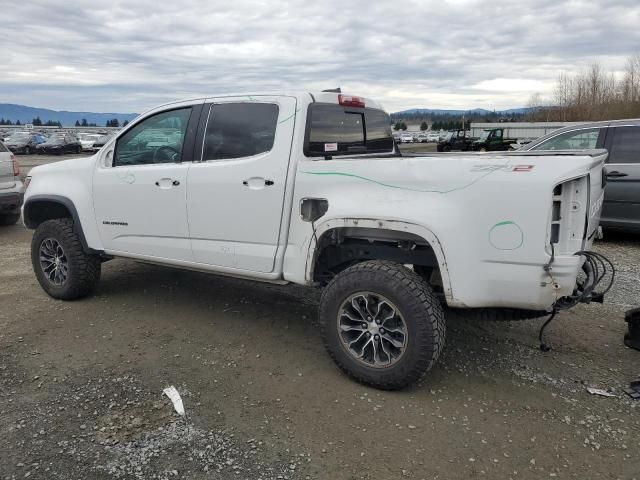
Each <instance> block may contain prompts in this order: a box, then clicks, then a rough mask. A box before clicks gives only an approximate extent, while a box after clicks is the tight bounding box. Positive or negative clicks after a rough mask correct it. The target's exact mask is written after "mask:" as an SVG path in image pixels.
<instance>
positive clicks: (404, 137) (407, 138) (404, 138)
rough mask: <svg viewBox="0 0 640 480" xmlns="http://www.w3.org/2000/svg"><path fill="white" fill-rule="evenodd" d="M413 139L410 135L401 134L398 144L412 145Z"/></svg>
mask: <svg viewBox="0 0 640 480" xmlns="http://www.w3.org/2000/svg"><path fill="white" fill-rule="evenodd" d="M413 142H414V139H413V135H411V134H410V133H403V134H402V135H400V143H413Z"/></svg>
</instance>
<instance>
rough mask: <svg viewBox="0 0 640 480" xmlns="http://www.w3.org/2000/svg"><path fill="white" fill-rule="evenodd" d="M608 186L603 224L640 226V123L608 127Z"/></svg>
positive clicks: (637, 227) (622, 226)
mask: <svg viewBox="0 0 640 480" xmlns="http://www.w3.org/2000/svg"><path fill="white" fill-rule="evenodd" d="M605 147H606V148H607V150H608V151H609V158H608V160H607V187H606V190H605V198H604V205H603V210H602V217H601V224H602V225H603V226H605V227H616V228H623V229H629V230H638V229H640V125H636V126H625V127H609V130H608V133H607V138H606V141H605Z"/></svg>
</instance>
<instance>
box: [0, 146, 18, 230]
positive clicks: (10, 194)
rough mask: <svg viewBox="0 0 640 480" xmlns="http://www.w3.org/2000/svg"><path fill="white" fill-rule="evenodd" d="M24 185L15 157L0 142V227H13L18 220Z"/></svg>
mask: <svg viewBox="0 0 640 480" xmlns="http://www.w3.org/2000/svg"><path fill="white" fill-rule="evenodd" d="M23 198H24V185H23V184H22V180H21V179H20V166H19V165H18V161H17V160H16V157H15V155H14V154H13V153H12V152H11V151H10V150H9V149H8V148H7V147H5V146H4V144H3V143H2V142H0V225H13V224H14V223H16V222H17V221H18V219H19V218H20V207H22V200H23Z"/></svg>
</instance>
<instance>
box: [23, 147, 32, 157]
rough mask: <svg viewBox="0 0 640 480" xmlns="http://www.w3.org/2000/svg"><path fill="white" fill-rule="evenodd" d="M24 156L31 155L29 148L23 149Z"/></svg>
mask: <svg viewBox="0 0 640 480" xmlns="http://www.w3.org/2000/svg"><path fill="white" fill-rule="evenodd" d="M24 154H25V155H31V148H30V147H29V146H26V147H24Z"/></svg>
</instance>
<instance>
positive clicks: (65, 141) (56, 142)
mask: <svg viewBox="0 0 640 480" xmlns="http://www.w3.org/2000/svg"><path fill="white" fill-rule="evenodd" d="M36 152H37V153H48V154H55V155H63V154H65V153H82V144H81V143H80V140H78V137H76V136H75V135H74V134H73V133H54V134H53V135H51V136H50V137H49V138H48V139H47V141H46V142H44V143H41V144H40V145H38V146H37V147H36Z"/></svg>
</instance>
